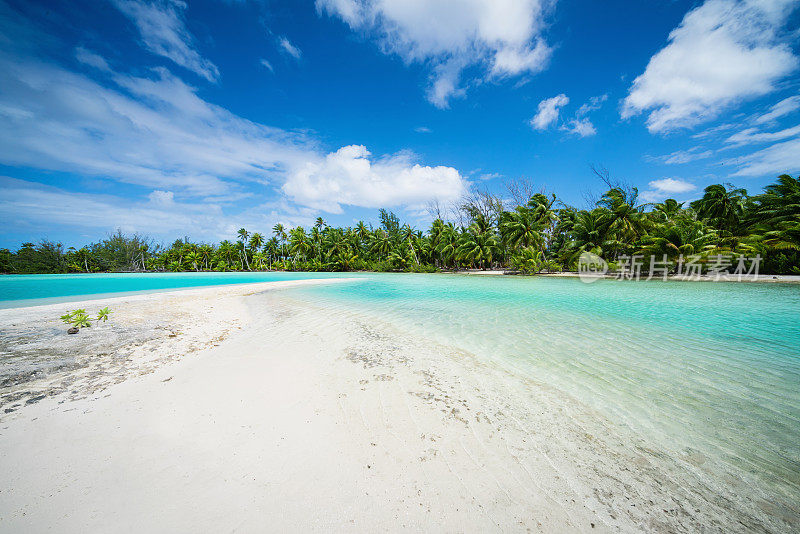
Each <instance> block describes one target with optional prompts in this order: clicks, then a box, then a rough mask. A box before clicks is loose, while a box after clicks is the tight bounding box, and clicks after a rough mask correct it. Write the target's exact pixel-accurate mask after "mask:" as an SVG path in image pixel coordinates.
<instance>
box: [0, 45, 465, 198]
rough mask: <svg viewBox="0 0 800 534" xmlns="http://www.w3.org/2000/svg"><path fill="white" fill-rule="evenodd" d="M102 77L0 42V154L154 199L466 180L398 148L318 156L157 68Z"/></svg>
mask: <svg viewBox="0 0 800 534" xmlns="http://www.w3.org/2000/svg"><path fill="white" fill-rule="evenodd" d="M108 78H109V81H108V83H107V84H101V83H100V82H98V81H96V80H93V79H91V78H89V77H87V76H84V75H81V74H77V73H74V72H71V71H68V70H66V69H64V68H61V67H59V66H57V65H54V64H50V63H45V62H42V61H39V60H35V59H33V58H27V59H26V60H21V59H20V58H19V57H10V56H9V55H7V54H5V53H2V52H0V161H2V162H3V163H4V164H6V165H12V166H26V167H31V168H35V169H46V170H52V171H60V172H73V173H78V174H80V175H82V176H93V177H97V178H100V179H104V180H108V181H110V182H122V183H126V184H133V185H135V186H139V187H143V188H147V189H148V190H150V191H153V190H155V191H154V192H153V193H151V195H152V196H151V197H150V201H151V203H152V202H156V203H160V204H161V205H163V204H164V203H165V202H167V201H168V200H173V201H174V198H175V197H177V196H178V195H180V196H181V198H184V199H191V198H195V199H196V198H209V197H212V198H216V199H233V198H242V195H247V194H252V193H257V194H259V195H266V194H267V193H268V192H269V191H270V190H271V188H278V189H280V188H281V186H282V185H283V184H284V183H285V182H286V184H287V185H286V187H285V188H284V190H285V191H286V192H287V193H290V194H291V196H292V198H294V199H295V200H296V201H297V202H298V203H300V204H305V205H308V206H320V205H322V204H323V203H325V205H326V206H328V207H330V206H334V205H336V206H339V205H343V204H354V205H358V206H365V207H379V206H384V205H386V206H397V205H404V204H407V203H411V202H424V201H425V200H427V199H430V198H433V197H435V196H442V197H446V198H452V197H453V195H460V194H461V192H462V191H463V189H464V187H466V182H465V181H464V180H463V179H462V177H461V175H460V174H459V173H458V171H456V170H455V169H453V168H451V167H426V166H421V165H419V164H417V163H416V162H415V161H412V158H411V157H410V156H408V155H404V154H400V155H396V156H392V157H386V158H378V159H375V160H374V161H370V160H369V159H368V157H367V156H368V153H366V149H364V148H363V147H361V149H360V150H361V152H358V154H356V153H353V152H352V150H345V149H342V150H340V151H338V152H335V153H333V154H329V155H328V156H325V151H324V150H323V149H322V148H321V147H320V146H319V144H318V143H317V142H316V141H315V140H314V139H313V138H310V137H309V136H307V135H306V134H302V133H295V132H291V131H286V130H282V129H279V128H273V127H269V126H265V125H263V124H258V123H254V122H251V121H248V120H246V119H243V118H241V117H239V116H237V115H234V114H233V113H231V112H230V111H228V110H226V109H224V108H221V107H219V106H215V105H213V104H210V103H209V102H207V101H205V100H203V99H201V98H200V97H199V96H198V95H197V93H196V90H195V88H193V87H191V86H189V85H187V84H186V83H184V82H183V81H182V80H180V79H178V78H177V77H175V76H174V75H172V74H171V73H170V72H169V71H168V70H166V69H163V68H161V69H156V70H155V71H153V73H152V75H151V76H149V77H139V76H131V75H125V74H120V73H114V72H112V73H110V75H109V76H108ZM364 164H366V167H367V169H368V171H367V172H366V173H365V172H364ZM328 172H334V173H335V174H334V175H333V176H331V177H327V176H325V173H328ZM348 172H352V173H354V174H352V175H349V174H348ZM334 178H335V179H334ZM303 180H305V182H303ZM303 183H312V184H325V185H326V187H327V189H325V190H324V191H326V192H327V193H329V194H335V196H333V197H329V198H328V199H327V200H326V201H325V202H323V199H322V198H319V197H318V196H317V195H316V194H314V193H313V192H309V191H305V190H303V188H302V187H301V186H302V184H303ZM333 183H338V184H339V185H340V186H341V188H342V189H341V190H338V189H336V188H335V187H334V186H333V185H331V184H333ZM348 184H351V185H353V187H354V190H348ZM448 188H452V191H448ZM370 199H372V200H370ZM223 201H224V200H220V202H223ZM151 207H152V206H151Z"/></svg>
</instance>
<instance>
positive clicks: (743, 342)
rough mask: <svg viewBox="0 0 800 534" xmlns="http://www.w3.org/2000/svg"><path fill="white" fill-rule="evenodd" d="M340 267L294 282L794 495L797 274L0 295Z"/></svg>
mask: <svg viewBox="0 0 800 534" xmlns="http://www.w3.org/2000/svg"><path fill="white" fill-rule="evenodd" d="M340 277H357V278H359V280H357V281H355V282H353V283H344V284H332V285H319V286H306V287H298V288H293V289H290V290H288V291H287V295H288V294H291V295H293V296H294V297H296V298H301V299H307V300H309V301H311V302H314V303H317V304H322V305H326V306H331V307H333V308H339V309H342V310H343V311H344V310H347V311H350V312H355V313H363V314H365V315H368V316H372V317H377V318H380V319H382V320H385V321H388V322H391V323H393V324H395V325H397V326H398V327H400V328H403V329H407V330H409V331H411V332H414V333H417V334H420V335H423V336H426V337H428V338H431V339H433V340H435V341H438V342H440V343H444V344H447V345H450V346H454V347H458V348H460V349H463V350H467V351H469V352H471V353H473V354H475V355H477V356H478V357H481V358H486V359H492V360H494V361H497V362H498V363H501V364H502V365H505V366H509V367H511V368H513V369H514V370H515V372H518V373H520V374H522V375H524V376H525V377H527V378H530V379H533V380H535V381H538V382H540V383H544V384H548V385H551V386H554V387H556V388H558V389H560V390H562V391H564V392H565V393H567V394H569V395H571V396H573V397H574V398H576V399H578V400H579V401H581V402H583V403H585V404H587V405H589V406H591V407H593V408H594V409H596V410H597V411H598V412H600V413H601V414H602V415H604V416H606V417H607V419H608V420H609V421H613V422H614V423H615V424H618V425H620V426H621V427H624V428H625V429H627V430H630V431H632V432H634V433H635V435H637V436H640V437H641V438H642V440H643V441H645V442H648V443H654V444H657V446H658V448H659V450H664V451H666V453H667V454H668V455H674V456H675V457H676V458H685V457H689V456H691V457H692V458H694V459H695V460H696V461H697V458H701V460H700V461H705V460H702V459H707V460H708V463H707V464H705V465H724V466H726V469H727V471H726V472H727V473H728V474H727V475H726V476H734V477H738V478H741V479H746V481H745V482H746V483H750V482H751V481H756V483H758V485H759V487H761V488H762V489H763V490H764V491H766V492H768V493H769V492H775V493H776V494H781V495H782V496H783V498H784V499H788V500H789V501H790V502H792V501H795V502H798V500H800V286H798V285H783V284H753V283H681V282H614V281H597V282H595V283H593V284H583V283H581V282H580V281H579V280H577V279H566V278H544V277H539V278H537V277H526V278H523V277H483V276H458V275H455V276H451V275H413V274H355V275H354V274H350V273H347V274H325V273H180V274H121V275H119V274H117V275H33V276H12V277H0V307H11V306H13V305H19V303H27V304H38V303H42V302H45V301H50V302H52V301H53V299H69V298H74V297H76V296H79V295H80V296H86V295H92V294H94V295H95V296H97V295H99V294H111V293H119V292H136V291H154V290H166V289H175V288H189V287H199V286H208V285H223V284H233V283H251V282H264V281H278V280H297V279H308V278H340ZM42 299H45V300H42ZM697 453H700V456H698V454H697ZM720 483H724V482H722V481H721V482H720Z"/></svg>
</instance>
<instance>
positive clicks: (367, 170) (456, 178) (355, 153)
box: [283, 145, 466, 213]
mask: <svg viewBox="0 0 800 534" xmlns="http://www.w3.org/2000/svg"><path fill="white" fill-rule="evenodd" d="M370 156H371V154H370V152H369V151H368V150H367V149H366V147H364V146H361V145H350V146H345V147H342V148H340V149H339V150H337V151H336V152H331V153H330V154H327V155H326V156H325V157H324V158H322V159H320V160H318V161H311V162H308V163H306V164H305V165H304V166H303V167H301V168H299V169H297V170H296V171H295V172H293V173H291V174H290V176H289V177H288V180H287V181H286V183H285V184H284V186H283V191H284V192H285V193H286V194H287V195H288V196H289V197H290V198H292V199H293V200H295V201H296V202H298V203H300V204H303V205H306V206H311V207H314V208H317V209H320V210H324V211H328V212H331V213H339V212H341V211H342V208H341V205H342V204H348V205H352V206H363V207H378V206H385V207H392V206H398V205H400V206H409V205H415V204H421V203H424V202H426V201H428V200H432V199H438V200H441V201H445V202H447V201H455V200H457V199H458V198H461V195H462V194H463V193H464V192H465V187H466V183H465V181H464V179H463V178H462V176H461V175H460V174H459V172H458V171H457V170H456V169H454V168H452V167H444V166H438V167H428V166H422V165H419V164H418V163H415V162H414V161H413V157H412V155H411V154H408V153H400V154H396V155H393V156H388V157H384V158H378V159H375V158H371V157H370Z"/></svg>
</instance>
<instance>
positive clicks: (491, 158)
mask: <svg viewBox="0 0 800 534" xmlns="http://www.w3.org/2000/svg"><path fill="white" fill-rule="evenodd" d="M797 5H798V2H797V1H787V0H750V1H737V0H706V1H705V2H702V1H696V2H681V1H657V0H652V1H645V2H630V1H615V0H609V1H607V2H596V1H588V0H574V1H569V2H568V1H566V0H562V1H556V0H552V1H551V0H428V1H421V0H419V1H416V0H317V1H316V2H315V1H312V0H309V1H300V0H294V1H271V0H198V1H192V0H189V1H187V2H181V1H179V0H161V1H150V0H94V1H82V0H77V1H74V2H69V3H65V2H32V1H30V0H27V1H11V2H4V1H3V0H0V125H2V126H1V127H0V227H2V230H0V246H11V247H16V246H18V245H19V243H21V242H22V241H27V240H38V239H39V238H41V237H49V238H51V239H56V240H59V241H62V242H64V243H65V244H67V245H73V244H81V243H84V242H86V241H89V240H95V239H98V238H101V237H103V236H104V235H105V234H107V233H108V232H110V231H113V230H114V229H115V228H121V229H122V230H124V231H127V232H134V231H137V232H141V233H145V234H148V235H151V236H154V237H155V238H157V239H159V240H165V241H170V240H171V239H174V238H175V237H179V236H188V237H190V238H191V239H194V240H200V241H216V240H219V239H222V238H230V237H233V235H234V234H235V231H236V229H238V228H239V227H241V226H245V227H247V228H248V229H250V230H251V231H262V232H264V233H269V232H270V229H271V228H272V226H273V225H274V224H275V223H277V222H281V223H283V224H286V225H309V224H311V223H312V222H313V220H314V219H315V218H316V217H317V216H322V217H323V218H324V219H325V220H326V221H328V222H329V223H332V224H343V225H347V224H353V223H354V222H355V221H357V220H359V219H364V220H366V221H368V222H371V221H375V220H376V215H377V209H378V208H379V207H387V208H390V209H393V210H395V211H396V212H397V213H398V214H400V215H401V217H402V218H404V219H406V220H408V221H410V222H412V223H413V224H415V225H418V226H426V225H427V224H428V222H429V220H430V216H429V215H428V212H427V210H426V205H427V204H428V202H429V201H431V200H434V199H436V200H438V201H439V202H440V203H441V204H442V205H445V206H446V205H452V204H456V203H458V200H459V199H460V198H461V197H463V195H465V194H468V193H469V192H470V191H472V190H475V189H476V188H480V189H484V188H485V189H488V190H490V191H492V192H495V193H497V194H500V195H502V196H504V197H507V196H508V193H507V191H506V184H507V182H508V181H509V180H511V179H517V178H525V179H527V180H530V181H531V182H532V183H533V184H535V187H536V189H541V188H545V189H547V190H548V191H552V192H555V193H557V194H558V195H559V196H560V198H562V199H563V200H564V201H565V202H567V203H570V204H573V205H577V206H581V207H584V206H585V203H586V200H585V199H586V198H587V193H595V194H596V193H597V192H600V191H601V190H602V184H601V183H600V181H599V180H598V179H597V178H596V177H595V176H594V175H593V173H592V172H591V170H590V166H591V165H595V166H598V167H605V168H606V169H608V171H609V172H610V173H611V175H612V176H614V177H616V178H618V179H621V180H624V181H626V182H628V183H630V184H632V185H634V186H637V187H638V188H639V190H640V192H641V197H642V199H643V200H644V201H659V200H663V199H664V198H667V197H673V198H677V199H678V200H691V199H693V198H697V196H699V195H700V194H701V191H702V188H703V187H705V186H706V185H709V184H711V183H719V182H731V183H733V184H735V185H738V186H743V187H745V188H747V189H748V190H749V191H751V192H757V191H759V190H760V189H761V188H762V187H763V186H764V185H766V184H768V183H770V182H772V181H773V180H774V178H775V177H776V176H777V175H779V174H781V173H784V172H788V173H791V174H797V173H798V171H800V169H799V168H798V167H800V123H799V122H798V119H799V118H800V94H798V90H799V89H800V84H798V76H797V74H798V68H800V55H799V54H798V52H799V51H798V27H799V26H800V24H798V23H799V22H800V15H799V14H798V12H799V11H800V10H798V9H796V8H797Z"/></svg>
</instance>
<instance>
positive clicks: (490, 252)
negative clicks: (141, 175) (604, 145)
mask: <svg viewBox="0 0 800 534" xmlns="http://www.w3.org/2000/svg"><path fill="white" fill-rule="evenodd" d="M595 172H596V173H597V174H598V176H600V177H601V178H602V179H603V181H604V183H605V184H606V186H607V191H606V192H605V193H604V194H603V195H601V196H600V197H599V198H595V199H591V201H590V205H592V207H591V208H590V209H577V208H575V207H572V206H569V205H566V204H564V203H563V202H561V201H560V200H559V199H558V197H557V196H556V195H554V194H548V193H546V192H544V191H541V192H535V193H534V192H533V188H532V187H531V185H530V183H529V182H526V181H514V182H511V183H510V184H509V185H508V193H509V196H510V197H511V199H512V200H505V199H503V198H502V197H501V196H500V195H496V194H492V193H489V192H488V191H476V192H473V193H471V194H470V195H469V196H468V197H466V198H464V199H463V200H462V201H461V202H460V203H458V204H457V205H456V206H454V207H452V208H451V209H450V210H449V212H448V213H445V211H447V210H443V209H442V208H441V207H440V206H439V205H437V204H436V203H432V204H431V205H430V206H429V211H430V212H431V215H432V217H433V222H432V223H431V225H430V227H429V228H428V229H427V230H425V231H423V230H420V229H417V228H414V227H413V226H411V225H409V224H404V223H403V222H401V221H400V219H399V218H398V217H397V216H396V215H395V214H394V213H392V212H390V211H387V210H385V209H382V210H380V214H379V220H380V223H379V225H378V226H377V227H373V226H372V225H367V224H365V223H364V222H359V223H358V224H356V225H355V226H353V227H344V228H341V227H333V226H329V225H327V224H326V223H325V221H324V220H323V219H322V218H317V220H316V223H315V224H314V225H313V226H311V227H310V228H304V227H301V226H298V227H295V228H287V227H285V226H284V225H282V224H276V225H275V226H274V227H273V228H272V229H271V232H269V233H266V234H265V233H261V232H250V231H248V230H246V229H244V228H242V229H241V230H239V232H238V234H237V236H236V237H235V238H234V239H231V240H224V241H222V242H220V243H217V244H207V243H193V242H190V241H189V240H188V239H178V240H176V241H175V242H174V243H172V245H170V246H166V247H165V246H160V245H156V244H155V243H154V242H153V240H152V239H149V238H147V237H143V236H140V235H133V236H130V235H125V234H123V233H122V232H120V231H117V233H115V234H113V235H111V236H109V237H108V238H106V239H104V240H101V241H98V242H96V243H92V244H90V245H87V246H84V247H81V248H74V247H70V248H68V249H65V248H64V247H63V246H62V245H61V244H60V243H55V242H52V241H48V240H42V241H41V242H40V243H38V244H34V243H23V244H22V246H21V247H20V248H19V249H18V250H16V251H10V250H8V249H0V272H4V273H69V272H109V271H173V272H178V271H264V270H291V271H359V270H360V271H414V272H433V271H437V270H457V269H466V268H479V269H487V268H506V269H514V270H518V271H521V272H524V273H538V272H543V271H549V272H553V271H562V270H575V269H576V268H577V262H578V258H579V257H580V255H581V253H583V252H592V253H593V254H596V255H598V256H600V257H601V258H603V259H605V260H606V261H608V262H609V263H610V264H611V266H612V268H613V267H614V266H615V265H616V262H618V261H619V259H620V258H621V257H623V256H625V257H630V256H632V255H642V256H643V257H645V258H646V257H651V256H654V257H658V258H659V260H660V259H661V258H664V257H666V258H667V259H668V261H669V262H674V263H675V264H677V262H678V260H679V258H681V257H686V256H693V257H696V258H699V259H700V261H701V262H702V261H709V262H710V261H711V259H712V258H713V257H715V256H718V255H720V254H731V255H745V256H755V255H760V256H761V258H762V261H761V272H764V273H776V274H777V273H781V274H792V273H793V274H800V179H798V178H793V177H791V176H789V175H785V174H784V175H782V176H780V177H778V179H777V181H776V182H775V183H773V184H771V185H769V186H767V187H766V188H765V189H764V191H763V192H761V193H760V194H757V195H752V196H751V195H748V194H747V191H745V190H744V189H739V188H735V187H733V186H731V185H730V184H715V185H710V186H708V187H706V188H705V190H704V191H703V196H702V198H700V199H698V200H696V201H694V202H691V203H689V204H688V205H687V204H685V203H680V202H677V201H676V200H674V199H667V200H665V201H663V202H660V203H642V202H640V201H639V192H638V190H637V189H636V188H635V187H629V186H626V185H624V184H621V183H617V182H614V181H613V180H612V179H611V178H610V177H609V176H608V173H607V172H605V171H597V170H595Z"/></svg>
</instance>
